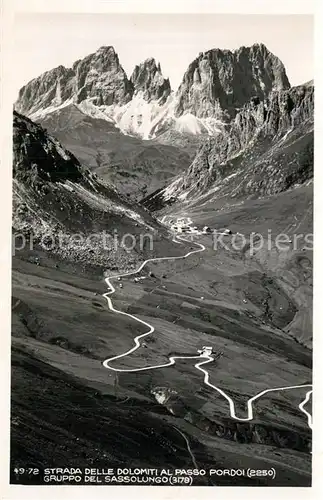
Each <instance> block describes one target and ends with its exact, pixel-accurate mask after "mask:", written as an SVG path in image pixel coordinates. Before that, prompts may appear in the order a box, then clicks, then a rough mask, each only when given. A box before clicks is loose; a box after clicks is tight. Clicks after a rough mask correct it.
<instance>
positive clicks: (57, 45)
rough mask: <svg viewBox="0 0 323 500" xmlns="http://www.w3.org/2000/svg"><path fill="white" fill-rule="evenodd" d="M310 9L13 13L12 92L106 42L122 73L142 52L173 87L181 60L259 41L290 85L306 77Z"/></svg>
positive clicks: (310, 65) (310, 71)
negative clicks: (277, 12)
mask: <svg viewBox="0 0 323 500" xmlns="http://www.w3.org/2000/svg"><path fill="white" fill-rule="evenodd" d="M313 23H314V18H313V16H311V15H300V14H298V15H249V14H248V15H241V14H240V15H235V14H167V15H166V14H104V13H101V14H86V13H85V14H80V13H79V14H77V13H19V14H16V16H15V21H14V34H13V49H14V53H13V57H14V64H13V65H12V68H13V72H12V75H11V81H12V86H13V87H14V89H15V93H17V92H18V90H19V88H21V87H22V86H23V85H25V84H26V83H27V82H28V81H30V80H31V79H32V78H35V77H37V76H39V75H40V74H41V73H43V72H44V71H47V70H49V69H52V68H54V67H57V66H59V65H61V64H62V65H63V66H66V67H71V66H72V64H73V62H74V61H76V60H78V59H80V58H83V57H85V56H87V55H88V54H90V53H92V52H95V51H96V50H97V49H98V48H99V47H101V46H103V45H112V46H113V47H114V48H115V50H116V52H117V53H118V55H119V60H120V62H121V64H122V66H123V68H124V69H125V71H126V73H127V75H128V76H130V74H131V72H132V70H133V69H134V67H135V65H136V64H139V63H140V62H142V61H144V60H145V59H146V58H148V57H154V58H155V59H156V60H157V61H159V62H160V64H161V68H162V71H163V74H164V76H166V77H169V78H170V82H171V86H172V88H173V89H175V90H176V89H177V87H178V85H179V84H180V81H181V79H182V76H183V74H184V72H185V71H186V69H187V67H188V65H189V63H190V62H191V61H193V60H194V59H195V57H197V56H198V54H199V52H203V51H206V50H209V49H212V48H220V49H231V50H234V49H237V48H239V47H240V46H242V45H245V46H249V45H252V44H253V43H260V42H262V43H264V44H265V45H266V46H267V48H268V49H269V50H270V51H271V52H273V53H274V54H275V55H277V56H278V57H279V58H280V59H281V60H282V62H283V63H284V65H285V68H286V72H287V75H288V78H289V80H290V82H291V84H292V85H298V84H301V83H303V82H306V81H308V80H311V79H312V78H314V62H313V59H314V54H313V52H314V49H313V44H314V42H313V37H314V33H313V31H314V29H313Z"/></svg>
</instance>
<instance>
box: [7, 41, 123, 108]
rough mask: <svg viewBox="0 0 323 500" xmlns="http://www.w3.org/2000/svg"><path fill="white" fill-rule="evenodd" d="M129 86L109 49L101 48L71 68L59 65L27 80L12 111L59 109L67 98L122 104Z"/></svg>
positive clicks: (116, 59) (117, 60) (112, 51)
mask: <svg viewBox="0 0 323 500" xmlns="http://www.w3.org/2000/svg"><path fill="white" fill-rule="evenodd" d="M132 95H133V85H132V83H131V82H130V81H129V80H128V78H127V75H126V73H125V71H124V69H123V67H122V66H121V64H120V62H119V57H118V55H117V54H116V52H115V50H114V48H113V47H111V46H108V47H101V48H99V49H98V50H97V51H96V52H94V53H93V54H90V55H88V56H86V57H85V58H84V59H80V60H78V61H76V62H75V63H74V64H73V66H72V68H65V67H64V66H59V67H58V68H55V69H52V70H50V71H46V72H45V73H43V74H42V75H40V76H39V77H38V78H35V79H34V80H32V81H30V82H29V83H27V85H25V86H24V87H23V88H22V89H21V90H20V92H19V96H18V100H17V102H16V104H15V109H16V110H17V111H18V112H20V113H23V114H26V115H29V116H30V115H32V114H33V113H35V112H37V111H38V110H42V109H46V108H48V107H55V106H59V105H60V104H62V103H64V102H66V101H67V100H69V99H71V101H75V102H78V103H80V102H82V101H83V100H85V99H91V100H92V102H93V104H96V105H102V104H104V105H108V106H109V105H112V104H120V105H122V104H126V103H127V102H128V101H130V100H131V98H132Z"/></svg>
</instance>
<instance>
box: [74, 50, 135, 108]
mask: <svg viewBox="0 0 323 500" xmlns="http://www.w3.org/2000/svg"><path fill="white" fill-rule="evenodd" d="M73 69H74V71H75V79H76V92H77V102H82V101H83V100H85V99H88V98H92V101H93V104H96V105H102V104H104V105H107V106H110V105H112V104H126V103H127V102H128V101H130V100H131V98H132V95H133V86H132V83H131V82H130V81H129V80H128V78H127V75H126V73H125V71H124V69H123V67H122V66H121V64H120V62H119V57H118V54H117V53H116V52H115V50H114V48H113V47H111V46H108V47H100V48H99V49H98V50H97V51H96V52H95V53H94V54H90V55H89V56H87V57H85V58H84V59H82V60H81V61H79V62H78V63H77V64H76V65H74V67H73Z"/></svg>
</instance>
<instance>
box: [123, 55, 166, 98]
mask: <svg viewBox="0 0 323 500" xmlns="http://www.w3.org/2000/svg"><path fill="white" fill-rule="evenodd" d="M130 81H131V83H132V84H133V87H134V91H135V93H138V92H142V95H143V98H144V99H145V100H146V101H151V100H156V101H157V100H160V104H164V102H165V101H166V99H167V97H168V96H169V95H170V93H171V87H170V83H169V79H168V78H164V77H163V75H162V72H161V68H160V64H159V63H158V64H156V61H155V59H153V58H149V59H146V61H144V62H143V63H141V64H139V66H136V67H135V69H134V70H133V73H132V75H131V78H130Z"/></svg>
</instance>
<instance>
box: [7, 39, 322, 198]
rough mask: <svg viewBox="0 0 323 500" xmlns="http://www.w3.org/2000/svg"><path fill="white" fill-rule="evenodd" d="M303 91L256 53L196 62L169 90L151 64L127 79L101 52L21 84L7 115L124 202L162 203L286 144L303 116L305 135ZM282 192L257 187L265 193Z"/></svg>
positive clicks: (309, 90) (207, 56) (307, 98)
mask: <svg viewBox="0 0 323 500" xmlns="http://www.w3.org/2000/svg"><path fill="white" fill-rule="evenodd" d="M313 90H314V87H313V84H312V83H311V82H309V83H308V84H306V85H304V86H299V87H297V88H291V86H290V83H289V80H288V77H287V75H286V71H285V68H284V65H283V64H282V62H281V61H280V60H279V59H278V58H277V57H276V56H275V55H273V54H272V53H271V52H270V51H269V50H268V49H267V48H266V47H265V46H264V45H263V44H254V45H252V46H251V47H240V48H239V49H237V50H235V51H229V50H220V49H212V50H209V51H206V52H203V53H200V54H199V55H198V56H197V57H196V59H195V60H194V61H192V63H191V64H190V65H189V67H188V68H187V70H186V72H185V73H184V75H183V78H182V82H181V84H180V86H179V88H178V89H177V90H176V91H174V90H172V89H171V86H170V82H169V79H168V78H165V77H164V76H163V73H162V70H161V66H160V64H159V63H157V62H156V61H155V60H154V59H153V58H149V59H147V60H146V61H144V62H142V63H140V64H138V65H136V66H135V68H134V70H133V73H132V74H131V76H130V78H128V76H127V75H126V72H125V71H124V69H123V67H122V65H121V63H120V61H119V57H118V55H117V54H116V52H115V50H114V48H113V47H111V46H107V47H101V48H100V49H98V50H97V51H96V52H95V53H93V54H90V55H88V56H87V57H85V58H84V59H81V60H78V61H76V62H75V63H74V64H73V66H72V68H65V67H64V66H59V67H58V68H55V69H53V70H50V71H47V72H46V73H44V74H42V75H40V76H39V77H37V78H35V79H34V80H32V81H31V82H29V83H27V85H25V86H24V87H23V88H22V89H21V90H20V92H19V96H18V99H17V102H16V104H15V108H16V110H17V111H18V112H19V113H22V114H24V115H26V116H28V117H29V118H31V119H33V120H35V121H37V122H39V123H40V124H41V125H42V126H44V127H45V128H47V129H48V131H49V132H50V133H51V134H53V135H54V136H55V137H57V138H58V139H59V140H60V141H61V142H62V144H63V145H64V146H65V147H66V148H68V149H69V150H70V151H72V152H73V153H74V154H75V155H76V156H77V157H78V159H79V160H80V161H81V163H82V164H83V165H86V166H88V167H89V168H90V169H92V170H93V171H94V172H95V173H97V174H98V175H99V176H100V177H102V178H103V179H105V180H107V181H108V182H112V183H113V184H114V185H115V186H116V187H117V189H118V190H119V191H120V192H121V193H123V194H125V195H127V196H128V197H130V199H135V200H137V201H138V200H140V199H143V198H147V197H148V198H149V199H150V197H151V196H152V194H153V193H155V192H159V191H160V190H161V189H164V188H165V187H166V186H168V185H169V187H167V188H166V194H165V197H166V199H170V198H171V199H174V198H176V197H177V196H180V197H181V199H183V197H185V196H186V194H187V193H189V192H191V189H192V186H193V184H195V185H196V186H199V187H198V189H197V190H196V189H195V188H194V190H195V191H196V192H197V191H199V192H201V186H204V187H206V186H210V185H211V184H212V183H213V181H214V180H215V178H216V179H217V181H219V179H220V178H222V177H223V175H224V174H221V175H219V172H220V171H225V172H226V174H230V172H231V170H230V166H228V167H227V168H225V169H224V168H223V165H224V164H225V163H226V162H228V161H230V159H234V158H236V157H237V156H239V153H240V152H243V158H245V155H246V154H247V155H248V150H249V149H250V148H253V144H254V143H257V144H259V143H260V142H261V143H262V144H263V145H264V143H265V142H266V144H267V143H268V141H270V142H273V141H276V139H277V140H279V141H281V140H282V137H283V135H284V134H287V133H288V135H289V141H290V140H291V139H292V137H293V136H294V135H295V134H294V132H293V133H292V130H294V128H297V127H298V126H300V127H303V129H304V123H303V122H302V118H303V117H304V119H305V120H307V123H308V124H309V128H307V130H306V134H307V135H308V134H311V133H312V130H313ZM297 134H298V135H301V132H297V133H296V135H297ZM286 137H287V136H286ZM263 147H264V148H265V149H267V145H264V146H263ZM279 147H280V146H279V145H278V149H279ZM261 148H262V146H261ZM276 149H277V148H276ZM296 149H297V146H296ZM210 155H211V156H210ZM206 156H207V157H208V160H207V165H208V166H207V168H206V169H205V168H204V167H203V165H202V164H203V162H204V164H205V158H206ZM203 158H204V160H203ZM241 158H242V157H241ZM248 158H249V157H248ZM233 161H234V165H233V166H232V168H234V169H235V168H236V164H237V161H238V160H236V159H234V160H233ZM248 161H249V160H248ZM265 163H266V162H265ZM218 164H220V165H222V166H221V167H220V166H217V165H218ZM249 164H250V162H249ZM241 168H242V170H243V168H244V167H243V166H242V167H241ZM261 168H262V167H261ZM251 175H252V174H251ZM270 175H271V174H270ZM273 175H274V176H275V173H273ZM308 175H309V174H308ZM308 175H305V176H304V175H303V177H304V179H305V178H308ZM286 176H287V177H288V173H286ZM296 177H297V174H296ZM193 178H194V181H193V180H192V179H193ZM291 182H293V181H291ZM288 185H289V181H286V182H285V183H284V182H281V183H278V184H277V186H276V188H274V189H272V188H270V187H269V186H267V193H269V192H271V191H275V190H276V191H277V190H279V189H285V188H286V187H287V186H288ZM278 186H280V188H279V187H278ZM215 187H216V186H215ZM248 190H249V191H250V189H249V188H248ZM254 191H257V187H255V188H254ZM265 191H266V190H264V189H259V193H262V194H264V192H265ZM159 199H160V197H159Z"/></svg>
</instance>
